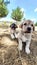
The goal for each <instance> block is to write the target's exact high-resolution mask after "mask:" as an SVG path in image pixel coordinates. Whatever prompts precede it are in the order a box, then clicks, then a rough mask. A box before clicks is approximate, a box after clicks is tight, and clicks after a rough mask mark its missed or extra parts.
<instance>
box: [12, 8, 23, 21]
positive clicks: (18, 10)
mask: <svg viewBox="0 0 37 65" xmlns="http://www.w3.org/2000/svg"><path fill="white" fill-rule="evenodd" d="M23 15H24V12H22V11H21V8H19V7H17V8H16V9H13V10H12V13H11V17H12V18H13V19H14V20H16V21H21V19H22V18H23Z"/></svg>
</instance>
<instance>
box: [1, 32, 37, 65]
mask: <svg viewBox="0 0 37 65" xmlns="http://www.w3.org/2000/svg"><path fill="white" fill-rule="evenodd" d="M17 47H18V43H17V41H16V40H12V39H11V37H10V35H9V34H6V33H4V34H2V35H1V34H0V65H22V64H23V65H37V32H35V34H33V36H32V41H31V45H30V50H31V53H30V54H29V55H27V54H26V53H25V52H23V51H22V52H21V53H20V54H21V58H22V61H21V60H20V59H19V51H18V48H17Z"/></svg>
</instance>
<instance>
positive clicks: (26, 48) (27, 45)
mask: <svg viewBox="0 0 37 65" xmlns="http://www.w3.org/2000/svg"><path fill="white" fill-rule="evenodd" d="M29 47H30V41H27V42H26V47H25V52H26V53H27V54H30V49H29Z"/></svg>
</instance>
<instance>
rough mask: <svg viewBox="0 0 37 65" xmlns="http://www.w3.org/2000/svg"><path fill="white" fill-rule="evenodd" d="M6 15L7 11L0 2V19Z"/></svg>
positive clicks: (0, 0)
mask: <svg viewBox="0 0 37 65" xmlns="http://www.w3.org/2000/svg"><path fill="white" fill-rule="evenodd" d="M7 14H8V10H7V7H6V5H5V4H4V2H3V0H0V17H5V16H7Z"/></svg>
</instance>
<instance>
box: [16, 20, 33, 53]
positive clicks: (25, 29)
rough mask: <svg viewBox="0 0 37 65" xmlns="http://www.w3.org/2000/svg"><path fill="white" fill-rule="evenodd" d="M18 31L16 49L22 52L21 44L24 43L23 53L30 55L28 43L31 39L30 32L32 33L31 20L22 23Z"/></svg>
mask: <svg viewBox="0 0 37 65" xmlns="http://www.w3.org/2000/svg"><path fill="white" fill-rule="evenodd" d="M19 28H20V30H19V32H18V34H17V38H18V42H19V44H18V49H19V50H20V51H22V42H26V46H25V52H26V53H27V54H30V43H31V38H32V32H33V31H34V24H33V22H32V21H31V20H25V21H23V22H22V23H21V24H20V26H19Z"/></svg>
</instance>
